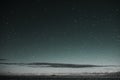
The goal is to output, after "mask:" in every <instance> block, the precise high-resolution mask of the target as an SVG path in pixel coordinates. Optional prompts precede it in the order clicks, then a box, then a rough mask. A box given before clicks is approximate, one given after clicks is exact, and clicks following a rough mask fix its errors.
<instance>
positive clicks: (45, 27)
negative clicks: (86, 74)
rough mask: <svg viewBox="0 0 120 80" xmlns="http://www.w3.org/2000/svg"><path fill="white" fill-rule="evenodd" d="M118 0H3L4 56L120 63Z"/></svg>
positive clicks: (0, 51) (0, 36)
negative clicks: (116, 0)
mask: <svg viewBox="0 0 120 80" xmlns="http://www.w3.org/2000/svg"><path fill="white" fill-rule="evenodd" d="M119 57H120V5H119V2H115V0H109V1H108V0H104V1H82V0H70V1H67V0H49V1H48V0H29V1H27V0H25V1H21V0H17V1H16V0H14V1H11V0H10V1H8V2H7V1H4V0H1V2H0V58H1V59H8V61H10V62H55V63H56V62H58V63H75V64H76V63H77V64H115V65H116V64H119V65H120V63H119V62H120V58H119Z"/></svg>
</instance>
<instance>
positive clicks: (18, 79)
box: [0, 76, 120, 80]
mask: <svg viewBox="0 0 120 80" xmlns="http://www.w3.org/2000/svg"><path fill="white" fill-rule="evenodd" d="M0 80H120V77H71V76H69V77H65V76H61V77H57V76H0Z"/></svg>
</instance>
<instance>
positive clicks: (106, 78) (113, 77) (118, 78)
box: [0, 72, 120, 80]
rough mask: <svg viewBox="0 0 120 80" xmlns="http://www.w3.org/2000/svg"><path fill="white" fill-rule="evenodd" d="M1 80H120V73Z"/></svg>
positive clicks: (2, 79)
mask: <svg viewBox="0 0 120 80" xmlns="http://www.w3.org/2000/svg"><path fill="white" fill-rule="evenodd" d="M0 80H120V72H117V73H112V74H107V75H102V76H101V75H94V76H75V75H68V76H57V75H51V76H35V75H34V76H10V75H9V76H8V75H7V76H5V75H0Z"/></svg>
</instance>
